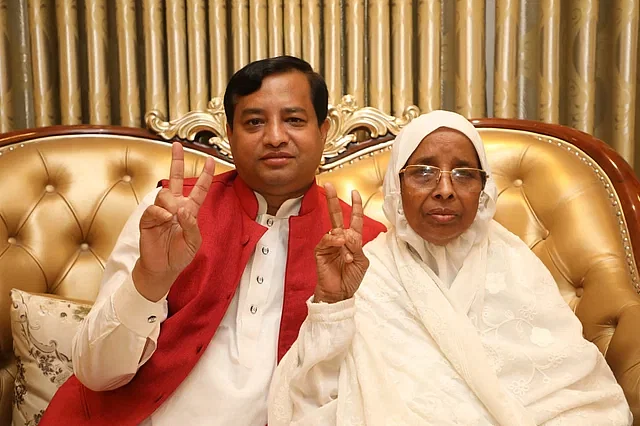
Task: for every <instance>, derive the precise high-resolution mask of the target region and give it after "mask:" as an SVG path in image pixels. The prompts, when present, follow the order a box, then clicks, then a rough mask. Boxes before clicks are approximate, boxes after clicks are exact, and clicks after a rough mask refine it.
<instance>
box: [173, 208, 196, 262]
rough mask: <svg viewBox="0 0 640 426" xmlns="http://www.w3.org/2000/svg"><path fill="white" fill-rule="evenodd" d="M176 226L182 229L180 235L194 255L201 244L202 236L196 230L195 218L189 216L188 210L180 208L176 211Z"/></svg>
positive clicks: (191, 215)
mask: <svg viewBox="0 0 640 426" xmlns="http://www.w3.org/2000/svg"><path fill="white" fill-rule="evenodd" d="M177 216H178V224H179V225H180V226H181V227H182V235H183V237H184V241H185V243H186V244H187V247H189V249H190V250H191V253H192V254H195V253H196V252H197V251H198V249H199V248H200V245H201V244H202V235H201V234H200V228H198V220H197V219H196V216H195V215H193V214H191V212H189V210H188V209H186V208H184V207H181V208H180V209H179V210H178V215H177Z"/></svg>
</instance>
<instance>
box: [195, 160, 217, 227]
mask: <svg viewBox="0 0 640 426" xmlns="http://www.w3.org/2000/svg"><path fill="white" fill-rule="evenodd" d="M215 171H216V163H215V161H214V160H213V157H208V158H207V159H206V160H205V162H204V168H203V169H202V173H200V176H199V177H198V180H197V182H196V186H195V187H194V188H193V190H191V194H189V199H190V200H191V201H192V202H193V206H194V207H193V208H191V209H190V210H191V213H192V214H198V210H200V206H201V205H202V203H204V199H205V198H207V193H208V192H209V187H210V186H211V182H212V181H213V175H214V173H215Z"/></svg>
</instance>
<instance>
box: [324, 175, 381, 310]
mask: <svg viewBox="0 0 640 426" xmlns="http://www.w3.org/2000/svg"><path fill="white" fill-rule="evenodd" d="M324 188H325V191H326V195H327V205H328V208H329V216H330V218H331V226H332V229H331V230H330V231H329V232H328V233H327V234H325V235H324V236H323V237H322V239H321V240H320V242H319V243H318V245H317V246H316V249H315V257H316V268H317V273H318V284H317V285H316V290H315V294H314V301H315V302H327V303H335V302H340V301H342V300H346V299H350V298H351V297H353V295H354V294H355V292H356V290H358V287H360V283H361V282H362V279H363V278H364V274H365V272H366V271H367V268H369V259H367V257H366V256H365V255H364V252H363V251H362V226H363V222H364V213H363V208H362V198H361V197H360V194H359V193H358V191H356V190H353V191H351V204H352V208H351V221H350V224H349V228H344V223H343V220H342V209H341V208H340V201H339V200H338V195H337V193H336V190H335V188H334V187H333V185H331V184H329V183H327V184H325V186H324Z"/></svg>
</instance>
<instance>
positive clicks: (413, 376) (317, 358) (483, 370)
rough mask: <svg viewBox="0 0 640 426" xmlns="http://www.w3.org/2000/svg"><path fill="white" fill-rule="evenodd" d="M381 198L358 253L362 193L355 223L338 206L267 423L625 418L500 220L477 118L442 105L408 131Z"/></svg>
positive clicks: (563, 311)
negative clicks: (375, 225)
mask: <svg viewBox="0 0 640 426" xmlns="http://www.w3.org/2000/svg"><path fill="white" fill-rule="evenodd" d="M327 196H328V198H329V200H330V203H329V205H330V209H335V206H334V204H335V202H334V201H333V198H334V197H335V191H334V190H333V189H332V188H330V187H329V188H327ZM384 196H385V199H384V212H385V215H386V217H387V219H388V220H389V221H390V223H391V224H392V225H393V227H392V228H391V230H390V231H389V232H387V233H386V234H382V235H380V236H379V237H378V238H377V239H375V240H374V241H372V242H371V243H369V244H367V246H366V247H365V248H364V250H363V249H362V245H361V239H360V235H359V230H360V228H361V220H360V219H359V216H360V215H361V214H362V207H361V201H360V198H359V196H358V195H357V193H356V194H354V195H353V202H354V209H353V212H354V217H353V218H352V223H351V226H350V227H349V228H344V227H343V226H342V223H341V222H340V221H339V215H334V214H332V215H331V216H332V218H333V219H332V220H333V225H334V229H333V230H332V231H331V232H330V234H328V235H325V236H324V237H323V239H322V241H321V242H320V243H319V244H318V247H317V248H316V262H317V268H318V284H317V287H316V292H315V296H314V298H313V299H312V300H310V301H309V303H308V307H309V315H308V317H307V319H306V321H305V323H304V324H303V326H302V328H301V330H300V334H299V336H298V340H297V342H296V343H295V344H294V345H293V347H292V348H291V350H290V351H289V353H287V355H286V356H285V357H284V359H283V360H282V362H281V363H280V365H279V367H278V369H277V370H276V375H275V377H274V380H273V383H272V387H271V394H270V399H271V401H270V408H269V424H270V425H271V426H278V425H289V424H292V425H305V426H307V425H422V424H438V425H454V424H461V425H486V424H499V425H509V426H511V425H535V424H571V425H576V424H579V425H583V424H589V425H596V424H601V425H627V424H630V423H631V421H632V418H631V413H630V411H629V407H628V405H627V402H626V400H625V398H624V395H623V393H622V389H621V388H620V386H618V384H617V383H616V380H615V378H614V376H613V374H612V373H611V370H610V369H609V367H608V365H607V363H606V361H605V360H604V358H603V357H602V355H601V354H600V352H599V351H598V349H597V348H596V347H595V346H594V345H593V344H591V343H589V342H587V341H586V340H585V339H584V338H583V337H582V327H581V324H580V322H579V321H578V319H577V318H576V316H575V315H574V314H573V312H572V311H571V310H570V308H569V307H568V306H567V305H566V303H565V302H564V300H563V299H562V297H561V296H560V294H559V291H558V288H557V286H556V284H555V282H554V280H553V278H552V277H551V274H550V273H549V271H548V270H547V269H546V268H545V266H544V265H543V264H542V262H541V261H540V260H539V259H538V258H537V257H536V256H535V255H534V254H533V253H532V252H531V251H530V250H529V248H528V247H527V246H526V245H525V244H524V243H523V242H522V241H521V240H520V239H518V237H516V236H515V235H513V234H511V233H510V232H509V231H507V230H506V229H505V228H503V227H502V226H501V225H500V224H498V223H497V222H495V221H494V220H493V215H494V213H495V206H496V197H497V190H496V186H495V183H494V181H493V179H492V178H491V173H490V171H489V166H488V163H487V160H486V155H485V151H484V147H483V145H482V140H481V138H480V135H479V134H478V132H477V131H476V129H475V128H474V126H473V125H472V124H471V123H470V122H469V121H467V120H466V119H464V118H463V117H462V116H460V115H457V114H455V113H451V112H445V111H435V112H432V113H429V114H426V115H422V116H420V117H418V118H417V119H415V120H414V121H413V122H412V123H410V124H409V125H408V126H407V127H405V128H404V129H403V131H402V132H401V133H400V135H399V136H398V138H397V140H396V142H395V144H394V146H393V152H392V158H391V162H390V164H389V167H388V169H387V174H386V176H385V181H384ZM332 206H333V207H332ZM369 262H370V265H369ZM365 272H366V273H365ZM356 290H357V293H356ZM354 295H355V296H354Z"/></svg>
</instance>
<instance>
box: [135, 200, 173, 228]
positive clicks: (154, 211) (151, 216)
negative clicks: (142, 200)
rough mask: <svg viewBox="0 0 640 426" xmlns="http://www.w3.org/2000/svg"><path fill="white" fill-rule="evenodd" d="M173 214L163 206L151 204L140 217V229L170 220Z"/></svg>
mask: <svg viewBox="0 0 640 426" xmlns="http://www.w3.org/2000/svg"><path fill="white" fill-rule="evenodd" d="M171 219H173V215H172V214H171V213H169V212H168V211H166V210H165V209H163V208H162V207H159V206H156V205H151V206H149V207H147V209H146V210H145V211H144V213H142V217H141V218H140V229H141V230H142V229H150V228H154V227H156V226H159V225H162V224H163V223H166V222H170V221H171Z"/></svg>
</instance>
